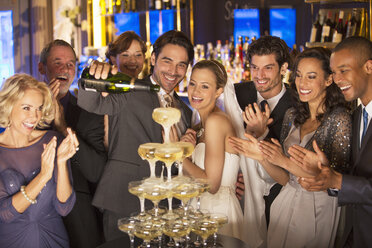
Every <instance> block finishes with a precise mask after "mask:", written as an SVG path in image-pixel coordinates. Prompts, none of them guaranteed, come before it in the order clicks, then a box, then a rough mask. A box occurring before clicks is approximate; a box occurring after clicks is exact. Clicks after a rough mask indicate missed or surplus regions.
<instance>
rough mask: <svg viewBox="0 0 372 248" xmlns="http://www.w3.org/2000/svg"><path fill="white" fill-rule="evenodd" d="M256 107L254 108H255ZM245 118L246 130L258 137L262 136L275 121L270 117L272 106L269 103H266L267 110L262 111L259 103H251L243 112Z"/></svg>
mask: <svg viewBox="0 0 372 248" xmlns="http://www.w3.org/2000/svg"><path fill="white" fill-rule="evenodd" d="M253 108H254V110H253ZM243 120H244V122H245V124H247V126H246V128H245V131H246V133H248V134H253V135H254V136H256V137H261V136H262V135H263V134H264V133H265V131H266V129H267V126H268V125H270V124H271V123H272V122H273V119H272V118H270V108H269V106H268V104H266V105H265V112H262V111H261V110H260V108H259V106H258V105H257V103H253V107H252V104H249V105H248V106H247V107H246V108H245V111H244V112H243Z"/></svg>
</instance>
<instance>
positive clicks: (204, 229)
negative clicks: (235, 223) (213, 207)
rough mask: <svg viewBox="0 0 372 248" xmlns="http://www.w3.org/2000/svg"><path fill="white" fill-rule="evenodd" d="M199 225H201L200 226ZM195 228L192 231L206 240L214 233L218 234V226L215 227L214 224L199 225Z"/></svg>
mask: <svg viewBox="0 0 372 248" xmlns="http://www.w3.org/2000/svg"><path fill="white" fill-rule="evenodd" d="M198 224H199V225H198ZM198 224H195V225H198V226H194V228H193V229H192V231H193V232H194V233H196V234H197V235H199V236H200V237H202V238H203V239H204V240H206V239H207V238H208V237H209V236H211V235H212V234H213V233H215V232H217V226H216V225H213V224H212V223H198Z"/></svg>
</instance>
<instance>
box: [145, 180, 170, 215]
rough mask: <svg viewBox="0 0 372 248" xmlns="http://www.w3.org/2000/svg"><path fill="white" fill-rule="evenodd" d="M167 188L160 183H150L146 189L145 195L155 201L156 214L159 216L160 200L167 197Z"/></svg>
mask: <svg viewBox="0 0 372 248" xmlns="http://www.w3.org/2000/svg"><path fill="white" fill-rule="evenodd" d="M167 194H168V192H167V190H166V189H165V188H164V187H162V186H161V185H159V184H155V183H148V184H147V186H146V187H145V190H144V197H145V198H146V199H148V200H150V201H152V202H153V203H154V210H155V216H158V215H159V214H158V212H159V202H160V201H161V200H163V199H165V198H167Z"/></svg>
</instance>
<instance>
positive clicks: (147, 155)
mask: <svg viewBox="0 0 372 248" xmlns="http://www.w3.org/2000/svg"><path fill="white" fill-rule="evenodd" d="M158 146H159V144H157V143H145V144H142V145H140V146H139V147H138V155H139V156H140V157H141V158H142V159H146V160H153V159H154V158H155V155H154V154H155V149H156V147H158Z"/></svg>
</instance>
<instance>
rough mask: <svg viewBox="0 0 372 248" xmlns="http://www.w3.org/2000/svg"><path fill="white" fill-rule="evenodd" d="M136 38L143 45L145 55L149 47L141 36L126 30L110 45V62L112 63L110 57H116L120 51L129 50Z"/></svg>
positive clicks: (108, 54)
mask: <svg viewBox="0 0 372 248" xmlns="http://www.w3.org/2000/svg"><path fill="white" fill-rule="evenodd" d="M134 40H136V41H138V43H139V44H140V46H141V52H142V54H143V55H145V53H146V51H147V48H146V45H145V43H144V42H143V40H142V39H141V37H140V36H139V35H137V34H136V33H135V32H134V31H125V32H124V33H122V34H121V35H119V36H118V37H117V38H116V39H115V40H114V41H113V42H111V43H110V44H109V45H108V48H107V51H106V58H107V59H108V60H109V62H110V64H112V61H111V58H110V57H111V56H113V57H115V56H116V55H118V54H119V53H122V52H124V51H126V50H128V49H129V47H130V45H131V44H132V42H133V41H134Z"/></svg>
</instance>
